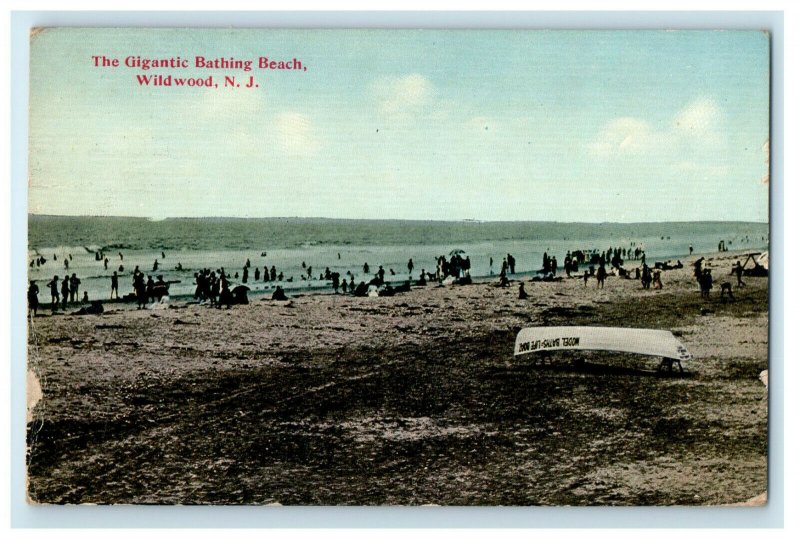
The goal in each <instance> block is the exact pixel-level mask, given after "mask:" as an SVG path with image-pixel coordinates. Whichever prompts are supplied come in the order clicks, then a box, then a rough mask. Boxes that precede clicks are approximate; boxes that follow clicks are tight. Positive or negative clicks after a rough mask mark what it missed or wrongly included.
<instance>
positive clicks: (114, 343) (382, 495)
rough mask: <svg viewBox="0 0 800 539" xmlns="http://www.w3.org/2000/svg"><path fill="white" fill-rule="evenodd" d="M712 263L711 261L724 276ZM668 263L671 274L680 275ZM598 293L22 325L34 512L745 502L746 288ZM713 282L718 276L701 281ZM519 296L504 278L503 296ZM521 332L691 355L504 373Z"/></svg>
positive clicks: (752, 490) (320, 299) (762, 292)
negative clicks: (646, 333) (606, 338)
mask: <svg viewBox="0 0 800 539" xmlns="http://www.w3.org/2000/svg"><path fill="white" fill-rule="evenodd" d="M733 257H735V254H734V253H731V252H729V253H726V256H725V257H723V256H715V257H714V260H712V261H711V266H712V269H714V270H715V272H719V271H720V270H722V271H725V270H726V269H727V268H728V267H729V266H730V263H731V261H732V260H733ZM687 266H688V267H687ZM687 266H684V268H683V269H681V270H671V271H668V272H666V275H665V278H664V289H662V290H653V289H651V290H644V289H642V287H641V283H638V282H636V281H633V280H626V279H619V278H610V279H609V280H607V281H606V286H605V288H603V289H598V288H597V287H596V285H595V284H594V283H589V285H588V286H586V287H584V286H583V283H582V282H580V281H579V280H564V281H561V282H542V283H531V284H530V285H529V286H528V287H527V288H528V293H529V294H530V297H529V298H528V299H527V300H519V299H517V290H516V287H514V286H511V287H508V288H500V287H497V286H495V285H493V284H490V283H483V284H473V285H467V286H454V287H428V288H427V289H426V290H424V291H423V290H419V289H412V291H411V292H409V293H405V294H400V295H396V296H392V297H378V298H371V297H364V298H362V297H348V298H347V299H346V300H345V298H342V297H341V296H339V297H336V296H334V295H332V294H319V295H306V296H304V297H299V298H294V299H292V300H290V301H287V302H277V301H253V302H251V303H250V304H249V305H242V306H235V307H234V308H233V309H231V310H226V309H222V310H217V309H209V308H204V307H203V306H200V305H197V304H193V303H190V302H187V303H184V304H180V305H179V304H177V302H175V303H174V304H170V305H168V306H165V307H167V308H163V309H157V310H136V309H115V310H108V311H107V312H106V313H104V314H102V315H99V316H77V317H72V316H52V317H50V316H45V317H41V318H36V319H35V321H34V325H33V327H32V330H31V334H30V340H29V350H30V355H29V362H30V367H31V369H32V370H33V371H34V372H35V373H36V375H37V376H36V378H37V379H38V381H39V383H40V384H41V389H42V393H43V397H42V400H41V401H40V402H39V403H38V404H37V405H36V407H35V408H34V409H33V410H32V417H33V418H34V420H33V421H32V422H31V423H29V425H28V426H29V441H30V448H31V459H30V461H29V463H28V465H29V467H28V469H29V480H30V491H29V495H30V496H31V498H32V499H33V500H34V501H35V502H39V503H59V504H60V503H182V504H187V503H214V504H218V503H223V504H256V505H264V504H270V503H280V504H285V505H286V504H288V505H374V504H381V505H383V504H389V505H422V504H428V503H435V504H439V505H675V504H678V505H718V504H725V503H737V502H741V501H743V500H747V499H749V498H751V497H753V496H755V495H757V494H759V493H762V492H764V491H765V490H766V479H767V476H766V466H767V435H766V432H767V402H768V401H767V394H766V391H765V389H764V385H763V383H762V382H761V381H760V380H759V375H760V373H761V372H762V371H763V370H765V369H767V368H768V366H769V364H768V356H767V345H768V341H767V339H768V280H767V279H764V278H749V279H746V281H747V287H745V288H742V289H735V290H734V293H735V296H736V300H735V301H732V302H727V301H726V302H723V301H721V300H720V299H719V295H718V288H715V289H714V291H712V295H711V298H710V299H708V300H705V299H701V298H700V295H699V292H698V290H697V285H696V283H695V282H694V280H693V277H692V269H691V266H689V265H687ZM718 280H721V279H719V278H718ZM526 284H527V283H526ZM529 325H607V326H622V327H651V328H654V329H668V330H670V331H673V333H674V334H676V335H677V336H678V337H679V339H680V340H681V342H683V343H684V344H685V345H686V347H687V349H688V350H689V351H690V352H691V353H692V354H693V356H694V358H695V359H694V360H692V361H689V362H687V363H685V364H684V368H685V369H687V373H685V374H684V375H683V376H677V375H676V376H659V375H657V373H656V367H657V364H658V359H657V358H646V357H645V358H643V357H638V356H628V355H624V354H609V353H601V352H597V353H594V352H586V353H583V354H581V357H582V358H583V359H584V363H583V366H580V367H577V366H575V365H573V364H572V359H573V357H572V356H571V355H570V354H568V353H551V354H550V355H549V356H547V358H546V359H547V361H544V362H543V361H541V360H542V359H543V356H536V357H532V356H529V357H524V356H520V357H515V356H514V355H513V343H514V338H515V336H516V332H517V331H518V330H519V329H520V328H522V327H525V326H529Z"/></svg>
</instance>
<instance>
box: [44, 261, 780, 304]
mask: <svg viewBox="0 0 800 539" xmlns="http://www.w3.org/2000/svg"><path fill="white" fill-rule="evenodd" d="M767 250H768V249H764V250H761V251H755V250H749V249H748V250H745V249H737V250H729V251H717V252H705V253H693V254H692V255H691V256H692V261H693V260H697V259H699V258H701V257H702V258H705V259H706V260H708V261H713V260H714V259H715V258H724V259H729V258H731V259H736V258H743V257H746V256H748V255H750V254H754V253H763V252H765V251H767ZM688 258H689V257H688V256H687V257H686V259H687V263H685V264H684V266H683V267H684V268H687V267H688V268H691V262H690V261H688ZM667 261H674V262H676V263H677V262H678V261H681V262H682V259H678V258H675V257H658V258H653V259H650V258H649V257H648V263H649V264H648V265H650V266H651V267H653V265H652V264H654V263H656V262H667ZM624 262H627V263H628V265H627V266H626V265H625V264H623V267H627V268H635V267H641V262H640V261H639V260H624ZM633 263H635V265H634V264H633ZM589 266H590V264H588V263H586V264H581V265H580V266H579V271H578V273H573V276H572V277H569V278H568V277H567V276H566V274H565V272H564V269H563V267H562V266H559V269H558V273H557V274H556V277H560V278H563V279H565V280H567V279H582V278H583V275H582V273H581V272H583V271H584V270H586V269H588V268H589ZM188 271H193V270H188ZM669 271H673V270H669ZM539 274H540V273H539V271H538V270H531V271H519V272H516V273H515V274H513V275H512V274H509V282H511V283H518V282H525V283H529V282H536V281H535V280H533V279H531V278H532V277H533V276H535V275H539ZM124 276H125V277H127V276H129V274H125V275H124ZM395 277H396V276H395ZM610 278H611V279H614V278H616V277H615V276H611V277H610ZM498 279H499V275H498V274H494V275H476V276H473V277H472V280H473V284H487V283H488V284H491V283H496V282H497V281H498ZM594 280H595V279H594V277H591V278H590V281H592V282H594ZM631 280H633V278H631ZM409 281H411V283H412V284H411V288H412V289H427V288H432V287H439V286H449V285H444V284H440V283H436V282H433V281H429V282H428V285H427V286H418V285H415V284H414V283H415V282H416V279H412V278H409V279H408V280H403V279H395V280H389V279H387V280H386V281H385V283H386V284H390V285H392V286H398V285H402V284H404V283H406V282H409ZM365 282H366V281H365ZM267 283H268V284H266V285H265V284H264V281H259V282H258V287H256V286H252V287H251V286H250V285H255V283H241V282H239V281H233V280H231V289H233V288H234V287H235V286H239V285H242V284H243V285H244V286H248V287H249V288H251V289H250V291H249V292H248V297H253V298H254V300H263V299H264V297H266V296H268V295H270V294H271V293H272V292H274V291H275V289H276V287H278V286H280V287H281V288H283V289H284V292H285V293H286V295H287V297H288V298H289V300H291V299H294V298H300V297H304V296H309V295H312V296H315V295H337V294H334V292H333V291H332V289H331V288H332V287H331V286H330V284H328V285H327V286H323V285H316V286H314V285H311V284H308V286H307V287H306V288H303V287H302V286H300V283H299V282H298V283H289V284H290V285H291V284H294V285H298V286H290V287H289V288H287V287H286V286H285V285H286V284H287V283H286V282H284V281H267ZM453 286H461V285H453ZM131 293H132V292H131ZM338 295H340V296H342V297H356V296H354V295H353V294H352V293H351V292H348V293H347V294H338ZM98 302H99V303H100V304H102V305H104V306H106V305H114V306H124V307H132V308H135V307H136V300H135V299H134V298H130V299H124V298H119V299H116V298H115V299H98V300H90V302H89V304H91V303H98ZM174 302H185V303H190V304H200V305H205V303H202V302H198V301H197V300H196V299H195V298H194V296H193V294H176V295H167V296H166V301H165V302H164V303H167V304H174ZM89 304H85V303H80V302H72V303H68V304H67V305H68V308H71V309H72V310H73V311H74V310H79V309H80V308H81V307H85V306H87V305H89ZM158 305H159V304H158V303H153V302H150V303H148V306H147V308H150V309H153V308H159V307H158ZM39 309H40V311H49V310H50V304H49V303H40V304H39ZM59 310H60V311H63V308H60V307H59V309H57V310H56V311H59ZM58 314H71V313H68V312H60V313H58ZM40 316H42V315H40Z"/></svg>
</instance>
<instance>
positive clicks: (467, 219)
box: [28, 212, 769, 225]
mask: <svg viewBox="0 0 800 539" xmlns="http://www.w3.org/2000/svg"><path fill="white" fill-rule="evenodd" d="M28 217H29V218H30V217H56V218H100V219H144V220H147V221H153V222H158V221H166V220H169V219H196V220H202V219H209V220H220V219H238V220H246V219H253V220H255V219H307V220H328V221H406V222H420V223H423V222H424V223H431V222H432V223H548V224H550V223H558V224H586V225H602V224H615V225H636V224H659V223H754V224H764V225H768V224H769V220H766V221H753V220H736V219H703V220H680V219H678V220H659V221H557V220H530V221H529V220H524V219H520V220H517V219H506V220H499V219H498V220H492V219H476V218H470V217H465V218H462V219H421V218H416V219H406V218H401V217H380V218H375V217H323V216H315V217H308V216H306V217H303V216H299V215H281V216H270V217H267V216H262V217H254V216H245V217H237V216H232V215H207V216H202V217H199V216H169V217H144V216H141V215H86V214H83V215H66V214H54V213H31V212H28Z"/></svg>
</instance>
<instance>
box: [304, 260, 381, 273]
mask: <svg viewBox="0 0 800 539" xmlns="http://www.w3.org/2000/svg"><path fill="white" fill-rule="evenodd" d="M309 274H310V272H309ZM367 274H369V264H367V263H366V262H364V275H367Z"/></svg>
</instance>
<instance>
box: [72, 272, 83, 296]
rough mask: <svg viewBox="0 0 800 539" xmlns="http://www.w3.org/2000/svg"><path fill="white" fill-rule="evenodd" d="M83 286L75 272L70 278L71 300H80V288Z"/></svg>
mask: <svg viewBox="0 0 800 539" xmlns="http://www.w3.org/2000/svg"><path fill="white" fill-rule="evenodd" d="M80 286H81V280H80V279H78V276H77V275H75V274H74V273H73V274H72V277H70V279H69V300H70V302H75V301H78V288H79V287H80Z"/></svg>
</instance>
